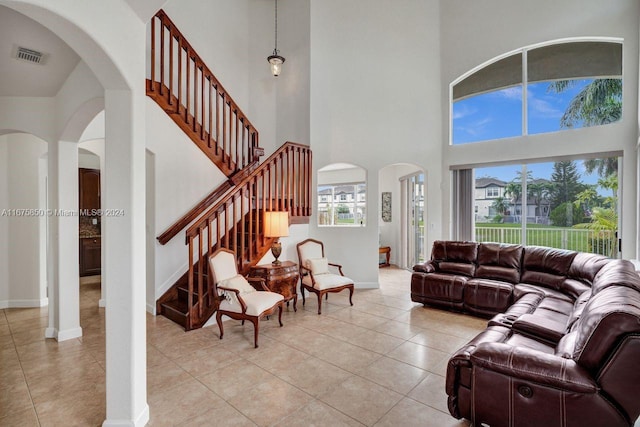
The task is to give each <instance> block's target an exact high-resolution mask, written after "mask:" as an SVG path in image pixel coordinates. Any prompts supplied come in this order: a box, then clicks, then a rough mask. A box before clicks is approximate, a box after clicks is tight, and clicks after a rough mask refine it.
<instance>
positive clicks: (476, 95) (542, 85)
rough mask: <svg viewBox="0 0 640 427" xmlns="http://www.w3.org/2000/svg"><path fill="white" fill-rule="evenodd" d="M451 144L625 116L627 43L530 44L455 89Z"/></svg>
mask: <svg viewBox="0 0 640 427" xmlns="http://www.w3.org/2000/svg"><path fill="white" fill-rule="evenodd" d="M451 104H452V109H451V112H452V114H451V132H450V135H451V144H465V143H471V142H479V141H487V140H493V139H499V138H507V137H518V136H523V135H533V134H539V133H546V132H555V131H560V130H564V129H571V128H580V127H587V126H598V125H605V124H609V123H613V122H617V121H619V120H620V119H621V117H622V43H621V41H620V40H617V39H616V40H611V39H608V40H593V39H589V40H587V39H584V40H578V41H571V42H561V43H558V42H554V43H552V44H546V45H537V46H530V47H525V48H522V49H519V50H518V51H515V52H510V53H509V54H506V55H504V56H502V57H500V58H498V59H496V60H493V61H491V62H489V63H487V64H485V65H483V66H481V67H479V68H478V69H476V70H473V71H472V72H470V73H469V74H467V75H465V76H463V77H462V78H461V79H459V80H458V81H456V82H454V83H453V84H452V85H451Z"/></svg>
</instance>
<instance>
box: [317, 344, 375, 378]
mask: <svg viewBox="0 0 640 427" xmlns="http://www.w3.org/2000/svg"><path fill="white" fill-rule="evenodd" d="M314 355H315V356H316V357H318V358H319V359H322V360H324V361H326V362H329V363H331V364H333V365H335V366H338V367H340V368H342V369H344V370H345V371H348V372H356V371H357V370H358V369H360V368H362V367H363V366H367V365H369V364H371V363H373V361H375V360H376V359H378V358H380V357H381V355H380V354H379V353H374V352H373V351H369V350H365V349H364V348H361V347H358V346H355V345H353V344H349V343H346V342H342V341H340V342H339V343H336V344H334V345H331V346H327V347H325V348H323V349H322V351H319V352H315V353H314Z"/></svg>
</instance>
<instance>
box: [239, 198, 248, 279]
mask: <svg viewBox="0 0 640 427" xmlns="http://www.w3.org/2000/svg"><path fill="white" fill-rule="evenodd" d="M244 193H245V187H244V186H243V187H242V188H241V189H240V256H239V257H238V260H239V261H240V263H241V264H244V260H245V254H244V250H245V246H244V241H245V240H246V239H245V231H246V227H245V215H246V214H245V208H246V206H245V197H244V196H245V194H244ZM240 271H242V270H240Z"/></svg>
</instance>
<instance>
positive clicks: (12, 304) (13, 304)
mask: <svg viewBox="0 0 640 427" xmlns="http://www.w3.org/2000/svg"><path fill="white" fill-rule="evenodd" d="M48 305H49V298H41V299H13V300H3V301H0V310H1V309H5V308H34V307H46V306H48Z"/></svg>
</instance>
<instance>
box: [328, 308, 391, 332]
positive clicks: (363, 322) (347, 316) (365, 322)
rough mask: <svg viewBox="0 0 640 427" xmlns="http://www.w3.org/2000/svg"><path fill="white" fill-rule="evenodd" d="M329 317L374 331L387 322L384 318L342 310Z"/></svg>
mask: <svg viewBox="0 0 640 427" xmlns="http://www.w3.org/2000/svg"><path fill="white" fill-rule="evenodd" d="M329 316H331V317H333V318H334V319H338V320H343V321H345V322H349V323H352V324H354V325H357V326H362V327H363V328H367V329H374V328H376V327H377V326H380V325H381V324H382V323H385V322H387V319H385V318H381V317H378V316H374V315H373V314H369V313H364V312H361V311H357V310H343V311H339V312H337V313H330V314H329Z"/></svg>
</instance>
